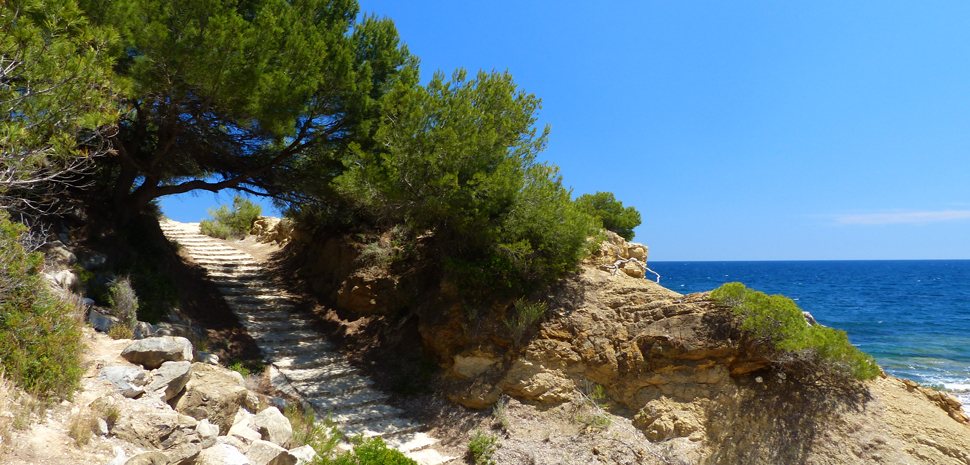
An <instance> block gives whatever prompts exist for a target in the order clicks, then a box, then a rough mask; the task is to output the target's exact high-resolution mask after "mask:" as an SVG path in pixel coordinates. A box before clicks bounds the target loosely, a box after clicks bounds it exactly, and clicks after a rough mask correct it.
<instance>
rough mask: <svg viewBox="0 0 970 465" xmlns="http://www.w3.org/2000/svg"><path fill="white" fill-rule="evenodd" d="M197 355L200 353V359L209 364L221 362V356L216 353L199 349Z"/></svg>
mask: <svg viewBox="0 0 970 465" xmlns="http://www.w3.org/2000/svg"><path fill="white" fill-rule="evenodd" d="M197 355H198V360H199V361H200V362H202V363H208V364H209V365H218V364H219V356H218V355H216V354H210V353H208V352H202V351H199V352H198V353H197Z"/></svg>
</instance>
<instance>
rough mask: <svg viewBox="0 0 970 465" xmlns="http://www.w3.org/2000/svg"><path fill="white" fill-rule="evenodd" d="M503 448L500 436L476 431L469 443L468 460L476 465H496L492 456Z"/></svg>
mask: <svg viewBox="0 0 970 465" xmlns="http://www.w3.org/2000/svg"><path fill="white" fill-rule="evenodd" d="M501 446H502V445H501V444H499V442H498V436H496V435H494V434H488V433H485V432H483V431H482V430H476V431H475V434H474V435H472V440H471V441H468V460H469V461H470V462H471V463H473V464H475V465H495V461H494V460H492V454H494V453H495V450H496V449H498V448H499V447H501Z"/></svg>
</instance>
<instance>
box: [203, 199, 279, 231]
mask: <svg viewBox="0 0 970 465" xmlns="http://www.w3.org/2000/svg"><path fill="white" fill-rule="evenodd" d="M262 213H263V207H261V206H259V205H257V204H255V203H253V202H250V201H249V200H247V199H245V198H243V197H241V196H238V195H237V196H235V197H234V198H233V199H232V208H230V207H229V206H228V205H220V206H219V208H218V209H214V208H210V209H209V216H211V217H212V218H213V219H211V220H202V221H200V222H199V229H201V230H202V234H205V235H208V236H212V237H217V238H219V239H242V238H244V237H246V236H248V235H249V231H251V230H252V229H253V223H254V222H255V221H256V218H259V215H260V214H262Z"/></svg>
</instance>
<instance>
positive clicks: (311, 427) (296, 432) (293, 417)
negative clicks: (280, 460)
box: [283, 404, 344, 457]
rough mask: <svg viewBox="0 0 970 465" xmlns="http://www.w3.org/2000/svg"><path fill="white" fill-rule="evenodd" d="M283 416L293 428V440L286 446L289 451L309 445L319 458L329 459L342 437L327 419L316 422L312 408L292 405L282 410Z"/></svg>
mask: <svg viewBox="0 0 970 465" xmlns="http://www.w3.org/2000/svg"><path fill="white" fill-rule="evenodd" d="M283 415H285V416H286V418H287V419H289V420H290V426H291V427H292V428H293V438H292V439H290V444H289V446H288V447H289V448H290V449H292V448H294V447H300V446H303V445H309V446H310V447H312V448H313V450H314V451H316V453H317V455H319V456H320V457H330V456H331V455H333V453H334V451H335V450H336V449H337V445H339V444H340V440H341V439H343V437H344V436H343V433H341V432H340V430H339V429H337V427H336V426H334V423H333V422H332V421H331V420H330V419H329V418H327V419H324V420H322V421H317V420H316V415H315V414H314V413H313V409H312V408H303V407H301V406H300V405H298V404H292V405H290V406H289V407H287V408H285V409H283Z"/></svg>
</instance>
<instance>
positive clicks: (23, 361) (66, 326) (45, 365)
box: [0, 213, 82, 398]
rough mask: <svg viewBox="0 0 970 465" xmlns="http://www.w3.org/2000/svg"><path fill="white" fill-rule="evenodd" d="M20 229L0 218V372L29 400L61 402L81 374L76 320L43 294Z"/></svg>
mask: <svg viewBox="0 0 970 465" xmlns="http://www.w3.org/2000/svg"><path fill="white" fill-rule="evenodd" d="M25 229H26V228H24V227H23V226H21V225H18V224H14V223H12V222H11V221H9V219H8V218H7V216H6V214H3V213H0V364H2V370H0V371H2V372H3V374H4V376H6V377H8V378H10V379H12V380H13V381H14V382H15V383H17V385H19V386H20V387H21V388H23V389H24V390H26V391H27V392H30V393H32V394H34V395H38V396H41V397H55V398H67V397H70V396H71V395H72V393H73V392H74V391H75V390H76V389H77V386H78V382H79V380H80V378H81V374H82V369H81V365H80V354H81V350H82V344H81V323H80V316H79V315H78V311H77V310H76V309H75V308H73V307H72V306H71V305H70V304H67V303H65V302H62V301H60V300H59V299H57V298H56V297H55V296H53V295H52V294H51V293H50V291H49V290H48V288H47V286H46V284H45V283H44V281H43V279H42V275H41V269H42V267H43V265H44V257H43V255H42V254H40V253H36V252H35V253H30V254H28V253H25V252H24V250H23V247H21V245H20V243H19V242H18V239H19V238H20V236H21V234H23V233H24V231H25Z"/></svg>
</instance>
